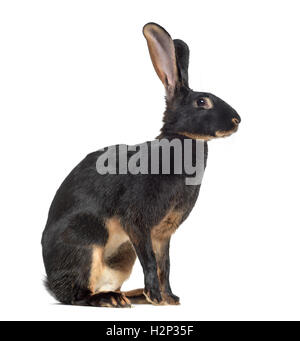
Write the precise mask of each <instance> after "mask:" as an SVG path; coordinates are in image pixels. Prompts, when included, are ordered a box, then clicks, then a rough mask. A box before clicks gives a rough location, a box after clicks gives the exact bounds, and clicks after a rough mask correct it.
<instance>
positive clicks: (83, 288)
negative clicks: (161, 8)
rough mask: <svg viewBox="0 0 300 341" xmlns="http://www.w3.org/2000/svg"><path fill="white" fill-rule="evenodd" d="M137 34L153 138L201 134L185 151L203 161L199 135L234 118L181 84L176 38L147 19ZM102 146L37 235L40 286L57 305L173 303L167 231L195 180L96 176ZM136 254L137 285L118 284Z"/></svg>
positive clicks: (187, 207)
mask: <svg viewBox="0 0 300 341" xmlns="http://www.w3.org/2000/svg"><path fill="white" fill-rule="evenodd" d="M143 34H144V36H145V38H146V41H147V45H148V49H149V53H150V57H151V60H152V63H153V66H154V69H155V71H156V73H157V75H158V77H159V79H160V80H161V82H162V83H163V85H164V87H165V94H166V109H165V112H164V117H163V126H162V128H161V131H160V134H159V136H157V137H156V139H155V140H157V141H160V140H162V139H166V140H168V141H172V140H173V139H177V140H178V141H180V142H181V143H183V142H184V141H186V140H189V141H191V142H192V143H194V144H195V142H197V141H202V142H203V144H204V148H203V150H202V152H201V153H202V154H201V155H198V154H197V153H196V152H195V148H194V149H193V158H194V159H195V158H196V159H197V158H199V157H202V158H203V159H204V162H205V166H206V160H207V154H208V148H207V143H208V141H209V140H211V139H215V138H219V137H225V136H229V135H231V134H232V133H234V132H236V131H237V129H238V126H239V123H240V121H241V119H240V116H239V115H238V114H237V112H236V111H235V110H234V109H233V108H232V107H231V106H229V105H228V104H227V103H225V102H224V101H223V100H221V99H220V98H218V97H216V96H215V95H213V94H211V93H207V92H197V91H193V90H192V89H190V87H189V82H188V65H189V48H188V46H187V44H186V43H185V42H184V41H182V40H179V39H175V40H172V38H171V36H170V35H169V33H168V32H167V31H166V30H165V29H164V28H163V27H161V26H160V25H158V24H155V23H152V22H150V23H148V24H146V25H145V26H144V27H143ZM146 145H147V146H150V142H149V141H148V142H147V143H146ZM103 153H104V149H102V150H99V151H96V152H93V153H91V154H88V155H87V156H86V157H85V159H83V161H81V162H80V163H79V164H78V165H77V166H76V167H75V168H74V169H73V170H72V171H71V173H70V174H69V175H68V176H67V178H66V179H65V180H64V181H63V183H62V184H61V186H60V187H59V189H58V190H57V192H56V194H55V197H54V199H53V202H52V204H51V206H50V209H49V214H48V219H47V223H46V227H45V229H44V232H43V236H42V250H43V260H44V265H45V270H46V274H47V278H46V286H47V289H48V290H49V291H50V293H51V294H52V295H53V296H54V297H55V298H56V299H57V300H58V301H60V302H62V303H64V304H73V305H87V306H97V307H130V306H131V305H132V304H136V303H147V304H153V305H165V304H169V305H177V304H179V303H180V300H179V297H178V296H176V295H175V294H173V292H172V289H171V285H170V282H169V273H170V259H169V247H170V239H171V236H172V234H173V233H174V232H175V231H176V230H177V228H178V227H179V226H180V225H181V224H182V223H183V221H185V219H186V218H187V217H188V215H189V214H190V212H191V210H192V209H193V207H194V205H195V202H196V200H197V197H198V194H199V189H200V185H201V184H196V185H187V184H186V183H185V177H186V174H184V172H183V174H175V172H174V171H173V172H172V170H171V171H170V173H169V174H162V172H161V171H159V172H158V173H157V174H141V173H139V174H130V173H127V174H121V173H116V174H99V172H98V171H97V167H96V163H97V160H98V159H99V157H100V156H101V155H103ZM174 153H175V152H174ZM128 155H132V152H130V151H128ZM173 157H174V155H173ZM161 158H162V157H161V156H160V162H162V161H163V160H162V159H161ZM136 257H137V258H138V259H139V261H140V263H141V265H142V269H143V273H144V288H141V289H135V290H131V291H127V292H122V291H121V287H122V284H123V283H124V281H125V280H127V279H128V278H129V276H130V274H131V271H132V267H133V265H134V263H135V260H136Z"/></svg>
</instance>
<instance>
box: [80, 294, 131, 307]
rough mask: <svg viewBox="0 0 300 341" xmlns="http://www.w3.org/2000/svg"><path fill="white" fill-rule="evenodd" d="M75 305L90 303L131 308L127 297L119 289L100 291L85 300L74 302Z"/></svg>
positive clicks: (92, 304) (96, 305) (89, 304)
mask: <svg viewBox="0 0 300 341" xmlns="http://www.w3.org/2000/svg"><path fill="white" fill-rule="evenodd" d="M74 304H75V305H88V306H93V307H109V308H130V307H131V304H130V301H129V300H128V299H127V297H126V296H125V295H124V294H123V293H121V292H117V291H108V292H100V293H98V294H94V295H91V296H88V297H87V298H86V299H85V300H84V301H78V302H74Z"/></svg>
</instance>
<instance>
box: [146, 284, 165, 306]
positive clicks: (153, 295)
mask: <svg viewBox="0 0 300 341" xmlns="http://www.w3.org/2000/svg"><path fill="white" fill-rule="evenodd" d="M144 295H145V297H146V299H147V301H148V302H149V303H151V304H154V305H159V304H162V303H163V300H162V297H161V294H160V291H159V290H158V289H154V288H150V289H146V288H145V290H144Z"/></svg>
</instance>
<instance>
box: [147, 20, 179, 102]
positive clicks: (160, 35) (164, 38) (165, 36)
mask: <svg viewBox="0 0 300 341" xmlns="http://www.w3.org/2000/svg"><path fill="white" fill-rule="evenodd" d="M143 33H144V36H145V38H146V40H147V44H148V49H149V53H150V57H151V60H152V63H153V66H154V69H155V71H156V73H157V75H158V77H159V78H160V80H161V81H162V83H163V84H164V86H165V89H166V92H167V97H168V98H170V97H172V96H173V95H174V92H175V88H176V85H177V83H178V71H177V63H176V54H175V46H174V43H173V40H172V38H171V37H170V35H169V33H168V32H167V31H166V30H165V29H164V28H162V27H161V26H159V25H157V24H154V23H148V24H146V25H145V26H144V28H143Z"/></svg>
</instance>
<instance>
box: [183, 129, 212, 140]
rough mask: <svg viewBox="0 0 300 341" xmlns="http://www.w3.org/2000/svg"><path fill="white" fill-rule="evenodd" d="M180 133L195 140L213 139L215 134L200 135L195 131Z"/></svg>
mask: <svg viewBox="0 0 300 341" xmlns="http://www.w3.org/2000/svg"><path fill="white" fill-rule="evenodd" d="M178 134H179V135H183V136H186V137H188V138H190V139H193V140H204V141H209V140H211V139H213V138H214V136H209V135H199V134H193V133H188V132H186V131H184V132H179V133H178Z"/></svg>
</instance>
